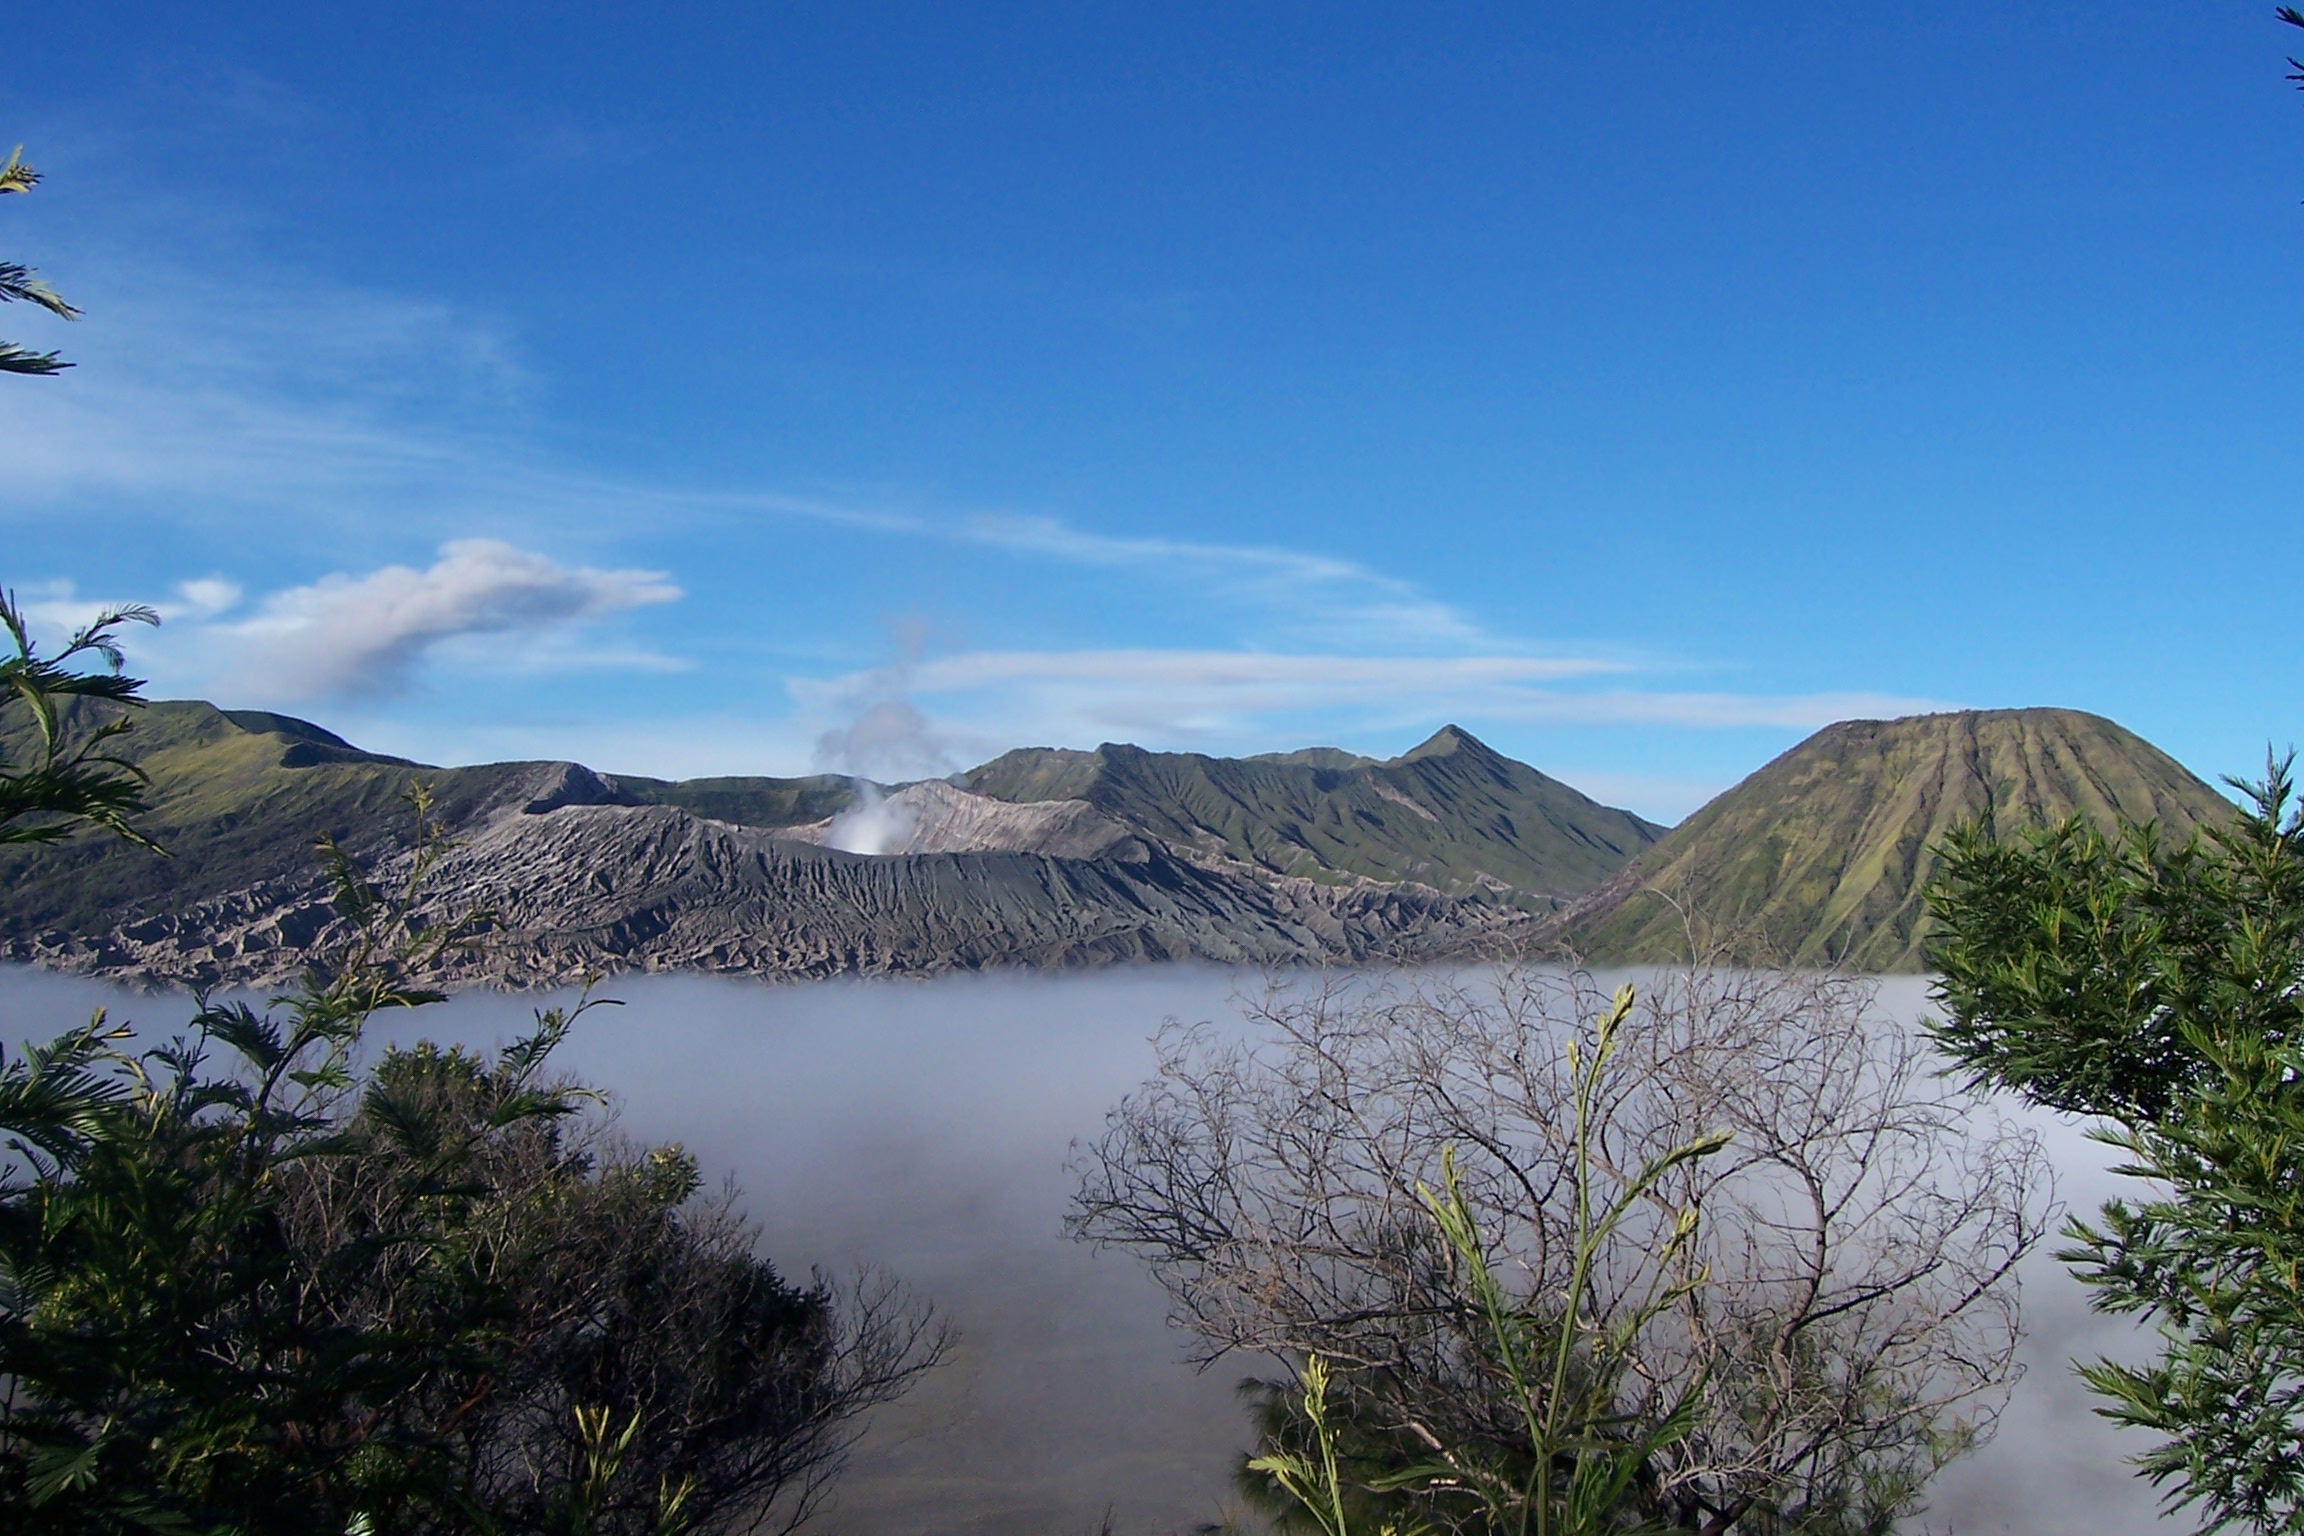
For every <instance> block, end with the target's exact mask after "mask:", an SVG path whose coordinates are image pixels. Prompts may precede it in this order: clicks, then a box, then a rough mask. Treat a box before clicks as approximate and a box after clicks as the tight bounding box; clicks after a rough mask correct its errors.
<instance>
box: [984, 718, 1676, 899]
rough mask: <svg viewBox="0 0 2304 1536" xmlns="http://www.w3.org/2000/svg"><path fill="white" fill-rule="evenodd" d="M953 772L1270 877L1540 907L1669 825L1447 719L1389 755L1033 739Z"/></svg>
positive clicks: (1608, 868) (987, 788)
mask: <svg viewBox="0 0 2304 1536" xmlns="http://www.w3.org/2000/svg"><path fill="white" fill-rule="evenodd" d="M958 782H959V783H960V785H961V786H962V787H963V788H965V789H967V790H969V791H971V792H972V793H975V794H979V795H987V796H990V797H992V798H993V799H996V800H1008V801H1014V802H1019V803H1031V802H1035V801H1045V800H1084V801H1086V802H1087V803H1088V804H1089V805H1091V806H1094V807H1095V808H1096V809H1097V810H1098V811H1100V812H1101V813H1103V814H1104V815H1106V816H1108V817H1110V818H1111V819H1113V820H1114V821H1117V822H1120V823H1121V824H1123V825H1125V826H1128V827H1130V828H1133V829H1134V830H1135V831H1137V832H1139V833H1142V834H1144V835H1145V836H1148V837H1153V838H1157V839H1159V840H1160V841H1161V842H1163V843H1166V844H1168V845H1170V846H1172V847H1174V848H1177V849H1179V850H1181V851H1184V852H1186V853H1188V854H1189V855H1191V856H1194V857H1197V858H1201V859H1213V860H1218V861H1222V862H1228V863H1231V864H1236V865H1239V866H1243V867H1245V868H1247V869H1249V870H1252V871H1255V872H1259V873H1262V874H1266V875H1282V876H1298V877H1302V878H1305V879H1311V880H1317V881H1323V882H1326V883H1331V884H1335V883H1348V882H1351V881H1354V880H1360V879H1365V880H1374V881H1380V882H1386V883H1391V882H1397V881H1403V880H1412V881H1416V882H1418V883H1420V884H1423V885H1428V886H1432V887H1433V888H1435V889H1437V890H1442V891H1447V892H1451V893H1466V892H1471V891H1477V890H1482V889H1486V890H1491V891H1506V890H1508V891H1510V892H1511V893H1512V894H1513V896H1514V897H1515V898H1516V899H1517V900H1518V901H1519V902H1521V903H1522V904H1524V905H1529V906H1532V907H1533V906H1539V905H1549V904H1550V900H1549V899H1550V898H1552V897H1556V896H1560V895H1571V894H1574V893H1576V892H1579V891H1583V890H1587V889H1589V888H1591V887H1592V886H1594V885H1597V884H1599V883H1600V882H1601V881H1603V880H1605V879H1607V878H1608V877H1609V876H1610V875H1613V874H1615V873H1616V872H1617V871H1618V870H1620V869H1622V868H1623V867H1624V865H1625V863H1626V862H1627V861H1628V860H1630V859H1632V858H1633V857H1635V856H1636V855H1638V854H1639V853H1640V852H1641V851H1642V850H1644V849H1646V848H1647V847H1648V846H1649V845H1650V844H1652V843H1654V842H1655V841H1656V839H1657V838H1658V837H1660V836H1661V835H1662V834H1663V830H1664V829H1663V828H1661V827H1658V826H1656V825H1655V824H1654V823H1652V822H1647V821H1643V820H1641V819H1640V818H1639V817H1637V816H1635V815H1633V814H1632V813H1631V812H1629V811H1619V810H1615V809H1612V808H1611V807H1608V806H1604V805H1601V804H1600V803H1598V802H1597V801H1595V800H1592V799H1590V798H1588V797H1587V796H1585V795H1582V794H1579V793H1577V792H1576V791H1575V790H1573V789H1570V788H1569V787H1568V786H1567V785H1565V784H1562V783H1561V782H1559V781H1558V780H1557V779H1551V778H1547V777H1546V776H1545V775H1543V774H1541V773H1538V772H1537V771H1536V770H1535V769H1533V768H1531V767H1529V766H1528V765H1527V764H1525V763H1517V762H1514V761H1513V760H1512V759H1510V758H1508V757H1504V756H1502V755H1501V754H1499V753H1497V752H1495V751H1493V750H1491V749H1490V748H1489V747H1487V746H1486V745H1484V744H1483V743H1481V742H1480V741H1478V740H1477V739H1475V738H1474V737H1473V736H1472V735H1471V734H1470V733H1469V732H1467V731H1463V730H1460V729H1458V728H1457V727H1455V726H1452V725H1451V726H1446V727H1444V728H1442V729H1441V730H1440V731H1439V732H1438V734H1436V735H1434V736H1433V737H1432V739H1431V740H1429V741H1427V742H1425V743H1424V744H1423V745H1422V746H1419V747H1417V748H1416V749H1415V750H1413V751H1411V752H1407V753H1404V754H1402V755H1401V756H1399V757H1396V758H1392V759H1390V760H1389V761H1386V762H1378V761H1375V760H1373V759H1370V758H1365V757H1356V756H1354V755H1353V754H1351V753H1347V752H1340V751H1337V750H1336V749H1334V748H1327V747H1318V748H1312V749H1309V750H1306V751H1301V752H1289V753H1276V754H1267V755H1265V756H1261V757H1248V758H1224V757H1203V756H1201V755H1199V754H1198V753H1190V752H1147V751H1145V750H1144V749H1143V748H1141V747H1130V746H1115V745H1111V744H1107V745H1105V746H1101V747H1098V748H1097V749H1096V750H1095V751H1093V752H1076V751H1063V750H1058V749H1054V748H1047V747H1034V748H1025V749H1022V750H1019V751H1015V752H1010V753H1007V754H1006V755H1004V756H1001V757H997V758H994V759H993V760H992V761H991V762H989V763H986V764H984V765H983V766H982V767H981V768H976V769H972V770H971V771H969V772H968V773H965V774H963V775H961V776H960V778H959V781H958Z"/></svg>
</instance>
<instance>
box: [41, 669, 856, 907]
mask: <svg viewBox="0 0 2304 1536" xmlns="http://www.w3.org/2000/svg"><path fill="white" fill-rule="evenodd" d="M135 718H136V724H135V728H134V729H133V730H132V731H130V732H129V734H128V735H126V736H125V737H122V738H121V739H120V742H121V745H122V747H123V748H124V753H123V755H125V756H127V757H128V758H130V759H131V760H132V761H134V762H136V763H138V764H139V765H140V766H142V767H143V769H144V770H145V772H147V773H148V774H150V775H151V777H152V783H153V795H152V805H153V808H152V813H151V814H150V815H149V816H147V817H145V818H144V819H143V820H142V822H141V823H140V825H142V826H143V828H144V829H145V830H146V831H147V832H148V833H149V834H150V835H151V836H152V837H153V839H154V840H155V841H157V842H158V843H160V845H161V846H162V847H164V848H166V849H168V850H169V852H170V854H171V855H173V856H172V857H169V858H160V857H158V856H156V855H154V854H153V853H151V852H150V851H148V850H146V849H142V848H137V847H133V846H131V845H129V844H126V843H123V842H119V841H117V840H114V839H85V840H82V841H78V842H73V843H67V844H64V845H61V846H59V847H54V848H15V849H8V850H0V890H4V891H5V892H6V893H7V895H6V899H5V901H4V902H0V936H5V937H24V936H30V935H35V934H40V933H44V932H49V931H52V930H63V931H65V932H69V933H92V932H100V931H103V930H105V929H108V928H110V927H112V926H113V925H115V924H120V923H132V922H135V921H137V920H138V919H140V918H143V917H147V916H151V915H154V914H157V913H161V912H166V911H170V910H173V909H176V908H178V907H181V906H183V905H185V904H187V903H190V902H194V901H198V900H200V899H202V898H204V897H208V896H212V895H216V894H219V893H221V892H226V891H234V890H239V889H242V888H245V887H248V886H253V885H257V884H260V883H262V882H265V881H274V880H283V879H285V880H291V881H293V880H299V879H302V878H305V877H307V876H309V875H310V874H311V872H312V871H313V870H314V868H315V866H314V863H313V854H312V845H313V841H314V840H315V839H316V838H318V837H319V836H320V835H321V834H322V833H328V834H330V835H332V836H335V837H337V838H339V839H340V840H343V841H345V842H347V843H348V844H350V845H352V846H355V847H360V846H372V845H374V844H375V843H376V842H377V841H378V840H379V839H387V838H396V837H397V836H398V835H399V834H400V833H401V832H402V831H404V830H405V828H406V826H407V822H408V813H407V809H406V807H405V806H403V805H402V804H401V803H400V797H401V796H402V795H404V794H406V793H407V792H408V790H409V788H410V787H411V786H412V785H414V784H415V783H416V782H417V781H418V780H422V781H423V782H424V783H426V784H428V785H430V786H431V788H432V792H433V795H434V798H435V800H436V802H437V804H438V808H439V813H440V815H441V817H442V818H443V820H444V821H445V822H446V824H447V825H449V826H450V827H458V826H462V825H464V824H465V823H467V822H469V821H471V820H472V819H473V818H474V817H475V816H476V815H478V814H479V813H480V812H482V811H483V810H486V809H489V808H491V807H493V806H495V805H500V804H505V803H507V802H509V801H510V800H512V799H514V798H518V799H519V800H520V801H521V802H522V803H526V802H527V801H528V800H529V799H530V798H531V797H534V796H539V795H542V796H548V797H552V796H556V797H557V798H558V799H559V800H562V801H566V800H571V799H580V800H595V801H597V800H604V799H609V800H619V801H627V802H632V801H650V802H660V803H664V804H670V805H679V806H682V807H684V808H687V809H690V810H693V811H695V812H696V813H697V814H700V815H707V816H713V817H717V818H719V819H722V820H729V821H744V822H750V823H752V824H755V825H763V826H786V825H791V824H792V823H793V822H796V821H813V820H818V819H820V818H821V817H823V816H827V815H830V814H831V813H832V811H834V810H837V809H839V807H840V806H841V805H844V804H846V803H847V801H848V799H849V798H851V796H852V794H853V791H852V790H851V788H850V787H849V785H848V784H847V781H845V780H840V779H791V780H787V779H700V780H694V781H691V782H688V783H677V784H676V783H666V782H664V781H661V780H654V779H640V780H634V781H632V783H631V784H629V785H626V784H622V783H619V782H616V781H602V780H600V779H597V778H595V777H594V776H593V775H591V774H590V773H589V772H587V771H586V770H584V769H582V768H574V767H572V766H569V765H560V764H544V763H491V764H488V765H486V766H484V767H477V768H430V767H425V766H423V765H421V764H417V763H411V762H409V761H407V760H406V759H404V758H396V757H385V756H381V755H379V754H376V753H372V752H364V751H361V750H360V749H359V748H358V747H355V746H353V745H352V744H351V743H349V742H347V741H345V740H344V739H343V738H341V737H339V736H336V735H334V734H332V733H330V732H328V731H325V730H323V729H321V728H320V727H319V726H316V725H313V724H311V723H310V722H308V721H303V720H298V719H295V718H294V717H292V716H288V715H276V714H270V713H267V712H264V711H261V710H220V709H217V708H216V707H215V706H213V705H210V704H203V703H199V702H196V701H189V700H177V701H166V702H161V703H155V704H153V705H151V706H150V707H148V708H146V709H143V710H140V711H138V712H137V713H136V717H135ZM21 745H22V744H20V743H17V742H13V741H12V742H11V743H10V744H9V746H10V751H9V757H10V760H12V761H16V760H21V758H20V755H19V748H20V746H21Z"/></svg>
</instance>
